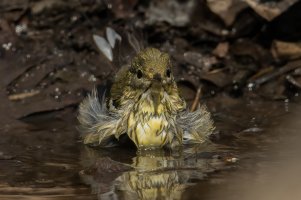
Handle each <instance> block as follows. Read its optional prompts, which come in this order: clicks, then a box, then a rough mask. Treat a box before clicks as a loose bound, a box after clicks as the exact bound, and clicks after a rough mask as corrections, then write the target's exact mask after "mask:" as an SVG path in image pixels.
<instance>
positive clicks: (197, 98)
mask: <svg viewBox="0 0 301 200" xmlns="http://www.w3.org/2000/svg"><path fill="white" fill-rule="evenodd" d="M201 92H202V88H201V87H200V86H199V87H198V90H197V91H196V94H195V97H194V100H193V103H192V105H191V108H190V111H192V112H193V111H195V110H196V108H197V106H198V105H199V103H200V98H201Z"/></svg>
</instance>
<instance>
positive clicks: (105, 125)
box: [78, 28, 214, 149]
mask: <svg viewBox="0 0 301 200" xmlns="http://www.w3.org/2000/svg"><path fill="white" fill-rule="evenodd" d="M107 39H108V40H106V39H105V38H103V37H100V36H94V40H95V42H96V44H97V46H98V47H99V49H100V51H101V52H102V53H103V54H104V55H105V56H106V57H107V58H108V59H109V60H110V61H114V59H115V58H114V55H113V51H114V48H115V45H116V43H117V42H120V41H121V36H120V35H119V34H117V33H116V32H115V31H114V30H113V29H110V28H108V29H107ZM128 41H129V44H130V45H132V46H133V49H134V50H135V55H134V56H133V58H131V60H130V61H129V62H128V64H124V65H123V66H122V67H121V68H120V70H119V71H118V72H117V74H116V76H115V78H114V82H113V85H112V87H111V89H110V91H109V92H108V95H106V96H102V97H101V99H100V98H99V97H98V94H97V91H96V90H93V91H92V93H91V94H90V95H88V97H87V98H86V99H85V100H84V101H83V102H82V103H81V104H80V107H79V115H78V120H79V122H80V130H81V131H82V132H83V133H84V143H85V144H90V145H96V146H111V145H112V144H113V142H112V141H116V140H117V141H118V139H119V138H120V137H121V136H123V135H125V136H127V137H128V138H129V139H130V140H131V141H133V142H134V143H135V145H136V146H137V148H139V149H140V148H157V147H170V148H173V147H176V146H179V145H182V144H186V143H202V142H204V141H206V140H207V138H208V136H209V135H210V134H211V133H212V131H213V130H214V125H213V122H212V120H211V116H210V113H209V112H208V111H207V109H206V107H205V106H200V107H199V108H198V109H197V110H196V111H194V112H190V111H189V110H188V109H187V106H186V103H185V101H184V100H183V98H181V97H180V95H179V91H178V88H177V84H176V81H175V78H174V76H173V74H172V63H171V59H170V57H169V55H168V54H167V53H163V52H161V51H160V50H158V49H156V48H144V49H143V48H141V47H137V46H138V45H137V44H138V42H137V40H136V39H135V38H133V37H132V38H131V36H130V35H128ZM135 46H136V47H135Z"/></svg>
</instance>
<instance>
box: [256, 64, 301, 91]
mask: <svg viewBox="0 0 301 200" xmlns="http://www.w3.org/2000/svg"><path fill="white" fill-rule="evenodd" d="M299 67H301V60H296V61H292V62H289V63H288V64H286V65H285V66H283V67H281V68H280V69H278V70H276V71H273V72H271V73H269V74H266V75H264V76H262V77H259V78H257V79H255V80H254V81H252V82H253V83H254V84H255V85H256V86H259V85H262V84H263V83H265V82H268V81H269V80H271V79H274V78H276V77H278V76H280V75H282V74H285V73H287V72H289V71H292V70H294V69H296V68H299Z"/></svg>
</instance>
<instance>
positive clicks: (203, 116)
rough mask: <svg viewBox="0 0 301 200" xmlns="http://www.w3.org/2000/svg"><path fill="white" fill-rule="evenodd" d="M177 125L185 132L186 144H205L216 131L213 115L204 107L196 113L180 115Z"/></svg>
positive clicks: (187, 112) (184, 141)
mask: <svg viewBox="0 0 301 200" xmlns="http://www.w3.org/2000/svg"><path fill="white" fill-rule="evenodd" d="M177 123H178V126H180V128H181V129H182V130H183V143H184V144H192V143H202V142H205V141H206V140H207V138H208V137H209V135H210V134H211V133H212V132H213V131H214V129H215V127H214V124H213V121H212V119H211V114H210V112H208V110H207V108H206V106H204V105H203V106H201V107H199V108H198V109H197V110H196V111H194V112H189V111H184V112H182V113H180V114H179V116H178V117H177Z"/></svg>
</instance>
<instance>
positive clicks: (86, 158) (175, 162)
mask: <svg viewBox="0 0 301 200" xmlns="http://www.w3.org/2000/svg"><path fill="white" fill-rule="evenodd" d="M204 149H206V151H204ZM81 162H82V165H83V166H84V168H85V169H84V170H82V171H81V172H80V175H81V178H82V180H83V181H84V182H85V183H86V184H89V185H90V186H91V188H92V192H93V193H96V194H97V195H98V199H180V198H181V195H182V193H183V192H184V190H185V188H186V187H187V186H189V185H192V184H193V182H195V181H196V180H202V179H203V178H204V177H205V176H206V175H207V174H208V173H209V172H212V171H214V170H216V169H220V168H221V167H222V166H223V165H224V161H223V159H221V158H220V154H219V153H217V152H216V149H215V148H214V147H213V145H211V146H209V148H208V145H205V146H204V145H203V146H198V147H191V148H188V149H180V150H177V151H166V150H145V151H139V152H137V153H135V152H129V151H128V150H125V149H109V150H103V149H102V150H99V149H98V150H95V149H91V148H88V147H85V148H84V149H83V153H82V156H81Z"/></svg>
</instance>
